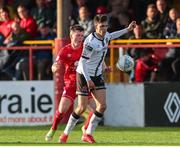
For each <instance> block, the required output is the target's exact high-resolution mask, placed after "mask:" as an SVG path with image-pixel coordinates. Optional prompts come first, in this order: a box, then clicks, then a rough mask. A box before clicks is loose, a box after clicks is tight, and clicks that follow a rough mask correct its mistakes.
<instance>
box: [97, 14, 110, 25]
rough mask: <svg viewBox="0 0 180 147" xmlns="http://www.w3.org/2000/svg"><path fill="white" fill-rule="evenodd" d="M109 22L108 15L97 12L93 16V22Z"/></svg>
mask: <svg viewBox="0 0 180 147" xmlns="http://www.w3.org/2000/svg"><path fill="white" fill-rule="evenodd" d="M103 22H109V17H108V16H107V15H106V14H97V15H96V16H95V17H94V23H103Z"/></svg>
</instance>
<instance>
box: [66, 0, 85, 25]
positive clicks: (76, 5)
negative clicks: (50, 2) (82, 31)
mask: <svg viewBox="0 0 180 147" xmlns="http://www.w3.org/2000/svg"><path fill="white" fill-rule="evenodd" d="M82 6H87V0H74V1H72V11H71V16H69V20H70V25H74V24H78V20H77V18H78V16H79V9H80V7H82Z"/></svg>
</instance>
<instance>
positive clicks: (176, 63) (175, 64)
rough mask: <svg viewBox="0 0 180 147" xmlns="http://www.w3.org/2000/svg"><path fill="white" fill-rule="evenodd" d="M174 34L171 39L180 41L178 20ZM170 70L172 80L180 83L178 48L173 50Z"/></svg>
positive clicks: (179, 49)
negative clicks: (172, 74)
mask: <svg viewBox="0 0 180 147" xmlns="http://www.w3.org/2000/svg"><path fill="white" fill-rule="evenodd" d="M176 28H177V31H176V34H175V35H174V37H173V38H176V39H180V18H178V19H177V20H176ZM171 66H172V70H173V73H174V76H173V80H174V81H177V80H178V81H180V48H179V47H178V48H175V49H174V61H173V62H172V65H171Z"/></svg>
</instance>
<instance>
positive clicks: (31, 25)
mask: <svg viewBox="0 0 180 147" xmlns="http://www.w3.org/2000/svg"><path fill="white" fill-rule="evenodd" d="M20 26H21V28H23V29H25V30H26V32H27V33H29V34H30V35H31V37H33V38H34V37H36V34H37V24H36V21H35V20H34V19H33V18H32V17H28V18H24V19H22V20H21V21H20Z"/></svg>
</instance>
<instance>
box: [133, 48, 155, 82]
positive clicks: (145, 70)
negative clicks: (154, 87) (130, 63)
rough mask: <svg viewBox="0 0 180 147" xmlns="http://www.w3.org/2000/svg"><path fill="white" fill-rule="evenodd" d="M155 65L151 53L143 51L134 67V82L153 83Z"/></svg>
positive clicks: (148, 50)
mask: <svg viewBox="0 0 180 147" xmlns="http://www.w3.org/2000/svg"><path fill="white" fill-rule="evenodd" d="M156 72H157V64H156V61H155V60H154V59H153V51H152V50H151V49H144V50H143V52H141V58H139V59H138V60H137V61H136V65H135V82H146V81H149V82H153V81H155V80H156Z"/></svg>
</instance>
